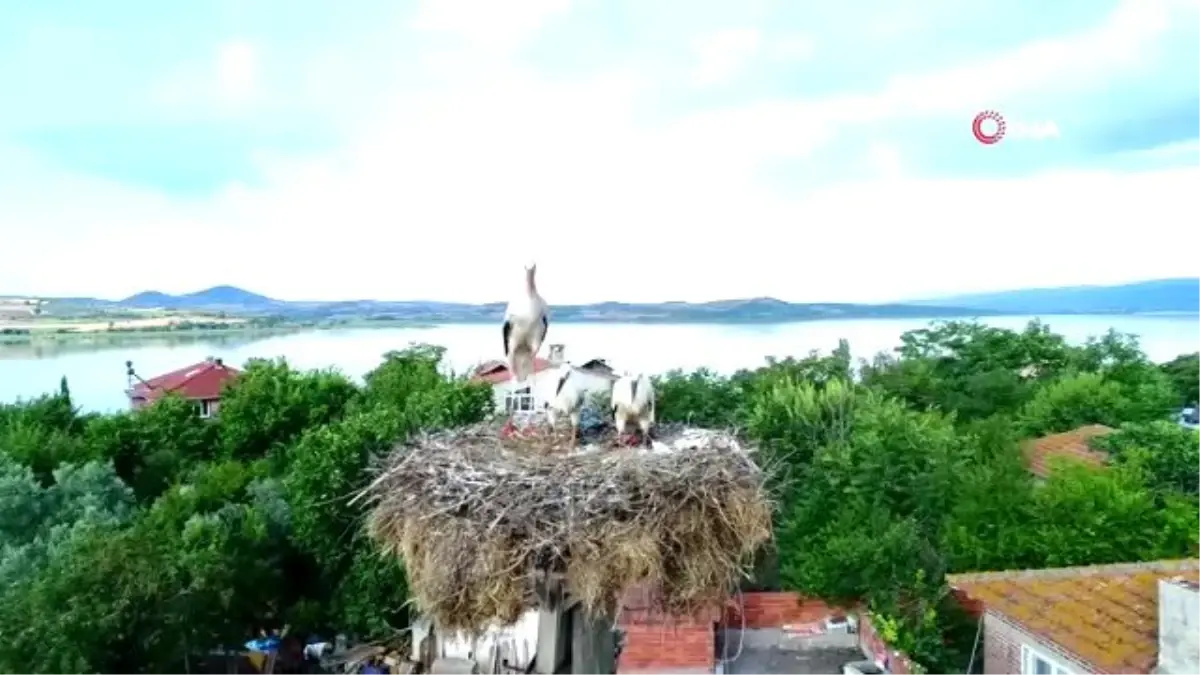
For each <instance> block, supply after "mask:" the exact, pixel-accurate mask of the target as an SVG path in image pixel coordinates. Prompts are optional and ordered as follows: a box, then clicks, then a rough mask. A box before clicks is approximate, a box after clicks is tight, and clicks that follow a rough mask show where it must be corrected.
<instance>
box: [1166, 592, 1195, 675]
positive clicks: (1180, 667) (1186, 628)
mask: <svg viewBox="0 0 1200 675" xmlns="http://www.w3.org/2000/svg"><path fill="white" fill-rule="evenodd" d="M1158 672H1159V673H1170V674H1172V675H1173V674H1175V673H1200V594H1198V593H1197V590H1196V589H1195V588H1194V587H1191V586H1189V585H1187V584H1186V583H1181V582H1174V581H1170V580H1167V579H1160V580H1159V581H1158Z"/></svg>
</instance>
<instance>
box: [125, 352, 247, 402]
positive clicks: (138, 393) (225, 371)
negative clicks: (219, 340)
mask: <svg viewBox="0 0 1200 675" xmlns="http://www.w3.org/2000/svg"><path fill="white" fill-rule="evenodd" d="M240 374H241V371H240V370H238V369H237V368H230V367H229V366H227V365H225V364H223V363H221V362H220V361H202V362H200V363H196V364H192V365H190V366H188V367H186V368H180V369H179V370H173V371H171V372H169V373H167V374H165V375H159V376H158V377H153V378H151V379H149V380H146V381H145V382H138V383H137V384H136V385H134V387H133V389H132V390H130V392H129V395H130V397H131V398H144V399H146V400H147V401H154V400H156V399H159V398H162V397H163V396H165V395H166V394H167V393H168V392H175V393H177V394H179V395H180V396H183V397H184V398H186V399H191V400H202V399H215V398H220V397H221V387H223V386H225V383H226V382H228V381H229V380H231V379H233V378H235V377H237V376H238V375H240Z"/></svg>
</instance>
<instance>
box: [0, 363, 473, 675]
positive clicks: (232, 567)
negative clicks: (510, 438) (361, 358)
mask: <svg viewBox="0 0 1200 675" xmlns="http://www.w3.org/2000/svg"><path fill="white" fill-rule="evenodd" d="M441 358H442V352H441V350H440V349H436V348H431V347H414V348H411V349H408V350H404V351H401V352H394V353H390V354H387V355H386V356H385V358H384V361H383V363H382V364H381V365H380V366H379V367H378V368H377V369H376V370H374V371H373V372H372V373H370V374H369V375H368V376H367V378H366V383H365V386H361V387H360V386H357V385H355V384H354V383H353V382H352V381H351V380H349V379H347V378H346V377H344V376H342V375H341V374H339V373H336V372H332V371H314V372H299V371H296V370H294V369H292V368H290V367H289V366H288V365H287V364H286V363H285V362H283V361H252V362H250V363H249V364H247V367H246V370H245V372H244V374H243V376H242V377H241V378H239V379H238V380H237V381H236V383H235V384H234V385H233V386H232V387H230V388H229V390H227V391H226V393H225V396H224V397H223V400H222V407H221V414H220V416H219V418H218V419H215V420H207V419H201V417H200V416H199V413H198V411H197V410H196V408H195V407H194V406H193V405H191V404H189V403H187V402H185V401H183V400H180V399H177V398H172V397H168V398H166V399H164V400H162V401H160V402H158V403H156V404H155V405H153V406H150V407H148V408H146V409H144V410H141V411H137V412H128V413H121V414H116V415H79V414H77V413H76V411H75V410H74V409H73V407H72V404H71V400H70V393H69V391H68V390H67V387H66V384H65V383H64V385H63V387H62V390H61V391H59V392H57V393H56V394H54V395H50V396H45V397H42V398H39V399H35V400H32V401H29V402H24V403H21V404H17V405H7V406H0V670H2V671H4V672H17V671H22V672H30V671H32V672H184V671H185V670H187V669H188V668H189V663H188V662H189V661H190V660H193V659H197V658H201V657H203V655H204V654H205V653H207V652H208V651H210V650H211V649H212V648H214V647H220V646H235V645H238V644H241V643H242V642H244V641H245V640H247V639H248V638H249V637H251V636H253V634H254V633H256V632H257V631H258V629H260V628H267V629H270V628H279V627H281V626H282V625H283V624H290V625H291V626H292V627H293V628H294V629H297V630H300V631H302V632H304V633H307V632H309V631H321V632H324V634H325V635H327V636H328V635H329V634H330V633H329V631H332V630H338V631H345V632H350V633H356V634H358V635H361V636H364V637H378V636H385V635H388V634H389V633H391V632H392V631H394V630H396V629H398V628H402V627H403V626H404V624H405V622H406V620H407V617H406V612H405V602H406V600H407V592H406V589H405V580H404V572H403V569H402V567H401V566H400V565H399V564H397V563H396V561H395V560H394V559H385V558H381V557H380V556H378V555H375V552H374V551H373V550H372V549H371V548H370V547H369V546H368V544H367V542H366V541H365V540H364V538H363V537H362V535H361V530H360V527H359V517H358V516H359V514H358V513H357V511H356V510H355V509H354V508H352V507H350V506H349V505H348V503H347V501H348V500H347V496H348V495H350V494H351V493H352V492H353V491H354V490H355V489H356V488H358V487H361V485H362V483H363V480H364V477H365V475H366V474H365V469H366V468H367V463H368V461H369V459H370V458H371V456H372V455H373V454H375V453H379V452H383V451H386V450H387V449H388V448H389V447H391V445H392V444H393V443H395V442H396V441H397V440H400V439H402V438H403V437H404V436H405V435H406V434H407V433H409V432H410V431H412V430H414V429H416V428H418V427H429V426H446V425H458V424H464V423H469V422H473V421H477V420H478V419H480V418H482V417H483V415H484V414H486V413H487V412H488V411H489V409H490V406H491V400H492V399H491V392H490V390H488V389H487V388H484V387H481V386H477V385H471V384H468V383H466V382H464V381H462V380H459V379H457V378H453V377H448V376H446V375H443V374H442V373H441V369H440V368H439V366H440V364H441Z"/></svg>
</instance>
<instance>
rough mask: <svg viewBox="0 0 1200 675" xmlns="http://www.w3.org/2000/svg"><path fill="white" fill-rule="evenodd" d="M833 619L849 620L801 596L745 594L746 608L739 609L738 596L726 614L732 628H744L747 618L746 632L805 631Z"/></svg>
mask: <svg viewBox="0 0 1200 675" xmlns="http://www.w3.org/2000/svg"><path fill="white" fill-rule="evenodd" d="M831 615H838V616H845V613H844V612H842V611H841V610H839V609H837V608H834V607H830V606H829V605H827V604H825V603H824V602H821V601H820V600H814V599H811V598H805V597H804V596H802V595H800V594H799V593H745V594H743V595H742V608H740V609H739V607H738V599H737V597H736V596H735V597H734V598H733V600H732V601H731V602H730V606H729V607H728V608H727V609H726V610H725V617H724V619H725V626H726V627H728V628H740V627H741V625H742V617H743V616H744V617H745V619H746V628H786V629H791V630H803V629H806V628H810V627H815V626H818V625H821V624H823V623H824V622H825V619H826V618H827V617H829V616H831Z"/></svg>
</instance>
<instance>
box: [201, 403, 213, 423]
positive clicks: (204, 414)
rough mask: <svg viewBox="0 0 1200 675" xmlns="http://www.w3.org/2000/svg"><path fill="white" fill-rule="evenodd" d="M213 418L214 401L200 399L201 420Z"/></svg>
mask: <svg viewBox="0 0 1200 675" xmlns="http://www.w3.org/2000/svg"><path fill="white" fill-rule="evenodd" d="M212 416H213V401H211V400H209V399H207V398H202V399H200V417H201V419H209V418H211V417H212Z"/></svg>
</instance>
